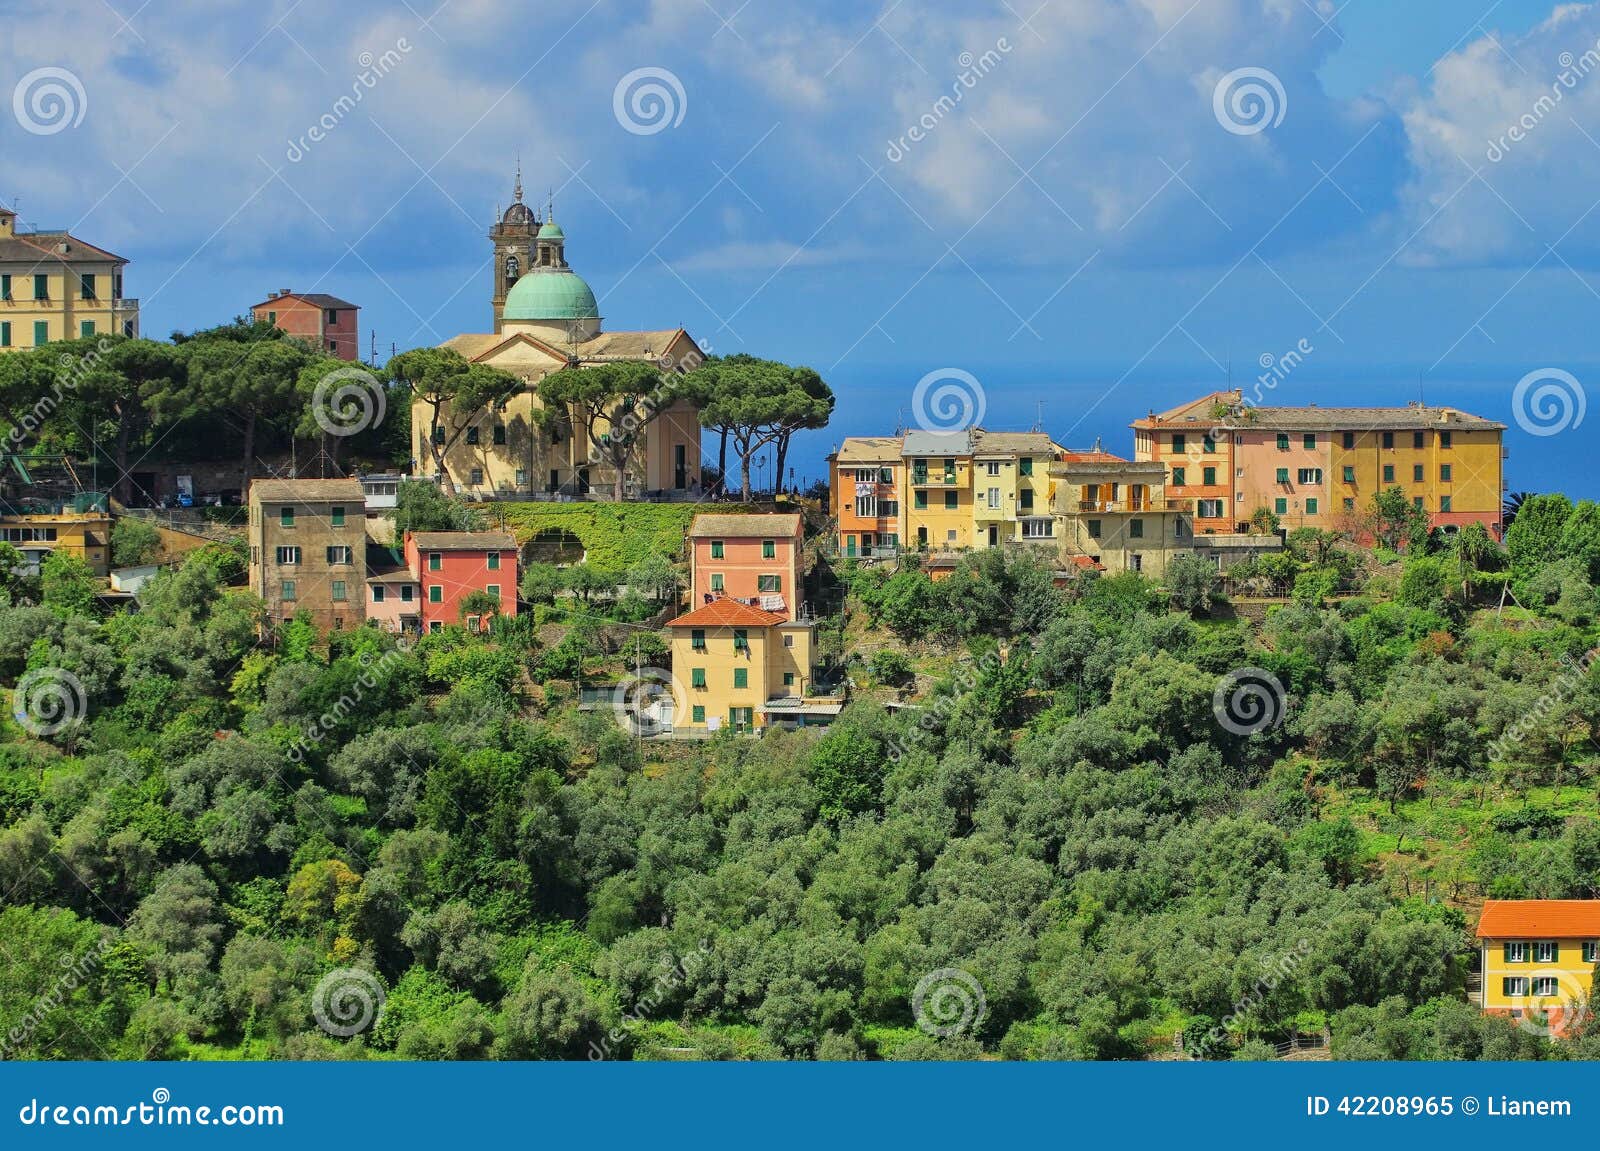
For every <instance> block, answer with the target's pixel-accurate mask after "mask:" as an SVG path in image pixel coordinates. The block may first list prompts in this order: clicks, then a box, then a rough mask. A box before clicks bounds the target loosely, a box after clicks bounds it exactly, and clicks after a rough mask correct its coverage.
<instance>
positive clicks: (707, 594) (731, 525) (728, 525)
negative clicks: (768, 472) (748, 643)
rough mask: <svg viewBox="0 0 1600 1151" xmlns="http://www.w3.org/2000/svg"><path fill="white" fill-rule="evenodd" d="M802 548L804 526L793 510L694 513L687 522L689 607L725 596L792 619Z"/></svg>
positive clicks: (797, 605) (796, 606)
mask: <svg viewBox="0 0 1600 1151" xmlns="http://www.w3.org/2000/svg"><path fill="white" fill-rule="evenodd" d="M804 550H805V529H804V528H803V527H802V526H801V523H800V516H799V514H798V513H795V512H788V513H780V514H776V515H720V514H707V515H698V516H695V517H694V522H693V523H692V524H690V525H689V589H690V597H691V600H690V610H691V611H692V610H694V609H695V608H699V607H703V606H704V605H706V604H708V603H711V602H712V601H713V600H716V599H718V598H721V597H727V598H729V599H736V600H741V601H743V602H745V603H747V604H750V605H751V606H752V607H758V608H761V609H762V610H763V611H769V612H773V613H775V614H777V615H780V616H782V617H783V618H784V619H795V618H796V617H797V616H798V615H799V614H800V603H801V592H802V589H801V586H800V584H801V579H802V576H803V571H802V562H801V561H802V554H803V552H804Z"/></svg>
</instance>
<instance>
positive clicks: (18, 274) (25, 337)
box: [0, 208, 139, 351]
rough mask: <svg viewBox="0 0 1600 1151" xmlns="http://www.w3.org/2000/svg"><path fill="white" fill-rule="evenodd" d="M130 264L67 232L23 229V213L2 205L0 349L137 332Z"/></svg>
mask: <svg viewBox="0 0 1600 1151" xmlns="http://www.w3.org/2000/svg"><path fill="white" fill-rule="evenodd" d="M127 264H128V261H127V260H125V259H123V258H122V257H121V256H117V255H113V254H112V253H110V252H107V251H106V250H105V249H103V248H97V247H95V246H94V245H93V244H90V243H88V242H87V241H84V240H80V239H78V238H77V237H76V236H74V235H72V234H70V233H68V232H19V231H18V230H17V214H16V213H15V212H13V211H11V210H9V209H7V208H0V351H9V350H13V349H25V348H37V347H42V346H43V345H45V344H49V343H53V342H55V341H57V340H76V339H81V338H84V337H94V336H109V335H123V336H137V335H138V334H139V301H138V300H129V299H124V298H123V295H122V270H123V268H125V267H127Z"/></svg>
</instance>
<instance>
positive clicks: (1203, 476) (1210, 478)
mask: <svg viewBox="0 0 1600 1151" xmlns="http://www.w3.org/2000/svg"><path fill="white" fill-rule="evenodd" d="M1200 482H1201V483H1203V484H1205V485H1206V486H1207V487H1210V486H1211V485H1212V484H1215V483H1216V482H1217V469H1216V468H1201V469H1200Z"/></svg>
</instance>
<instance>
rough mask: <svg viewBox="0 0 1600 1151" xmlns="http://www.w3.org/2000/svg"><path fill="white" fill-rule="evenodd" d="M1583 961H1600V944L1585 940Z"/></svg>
mask: <svg viewBox="0 0 1600 1151" xmlns="http://www.w3.org/2000/svg"><path fill="white" fill-rule="evenodd" d="M1583 961H1584V962H1585V963H1594V962H1596V961H1600V944H1597V943H1596V942H1595V940H1593V939H1585V940H1584V941H1583Z"/></svg>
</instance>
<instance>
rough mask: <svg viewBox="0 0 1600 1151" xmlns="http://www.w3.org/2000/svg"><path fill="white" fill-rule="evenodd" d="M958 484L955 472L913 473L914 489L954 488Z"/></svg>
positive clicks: (912, 484)
mask: <svg viewBox="0 0 1600 1151" xmlns="http://www.w3.org/2000/svg"><path fill="white" fill-rule="evenodd" d="M956 484H957V480H956V473H955V472H912V473H911V486H912V487H914V488H953V487H955V486H956Z"/></svg>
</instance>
